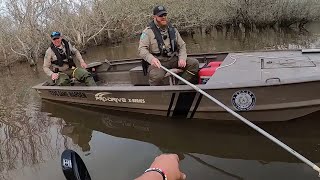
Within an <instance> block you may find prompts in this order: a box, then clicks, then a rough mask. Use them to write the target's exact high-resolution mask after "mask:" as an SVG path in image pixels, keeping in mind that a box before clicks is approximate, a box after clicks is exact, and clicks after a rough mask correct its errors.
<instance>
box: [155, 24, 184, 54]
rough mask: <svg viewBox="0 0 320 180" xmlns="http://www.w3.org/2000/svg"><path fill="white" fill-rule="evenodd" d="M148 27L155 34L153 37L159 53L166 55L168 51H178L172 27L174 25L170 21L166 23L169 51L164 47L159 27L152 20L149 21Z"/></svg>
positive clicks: (174, 31)
mask: <svg viewBox="0 0 320 180" xmlns="http://www.w3.org/2000/svg"><path fill="white" fill-rule="evenodd" d="M149 27H150V28H151V29H152V31H153V33H154V35H155V39H156V40H157V43H158V47H159V50H160V54H159V55H162V56H168V53H174V52H178V48H177V40H176V30H175V29H174V27H173V26H172V25H171V24H170V23H169V24H168V33H169V39H170V45H171V48H170V52H167V50H166V49H165V44H164V42H163V38H162V35H161V32H160V30H159V28H158V27H157V26H156V24H155V23H154V21H151V22H150V24H149Z"/></svg>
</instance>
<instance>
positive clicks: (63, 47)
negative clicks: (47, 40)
mask: <svg viewBox="0 0 320 180" xmlns="http://www.w3.org/2000/svg"><path fill="white" fill-rule="evenodd" d="M50 37H51V42H52V43H51V45H50V47H49V48H48V49H47V51H46V54H45V56H44V62H43V70H44V72H45V73H46V74H47V75H48V76H50V77H51V79H52V81H53V82H54V84H55V85H58V86H68V85H70V84H71V79H72V78H75V79H76V80H78V81H80V82H84V83H85V85H86V86H96V83H95V81H94V79H93V77H92V76H91V74H90V73H89V72H88V71H87V70H86V69H85V68H87V67H88V65H87V64H86V63H85V61H84V60H83V58H82V56H81V54H80V52H79V51H78V50H77V49H76V48H75V47H73V46H72V45H71V44H70V43H69V42H68V41H66V40H65V39H63V38H62V36H61V33H60V32H52V33H51V35H50ZM72 55H75V56H76V58H77V59H78V60H79V61H80V65H81V67H82V68H80V67H76V65H75V63H74V61H73V58H72Z"/></svg>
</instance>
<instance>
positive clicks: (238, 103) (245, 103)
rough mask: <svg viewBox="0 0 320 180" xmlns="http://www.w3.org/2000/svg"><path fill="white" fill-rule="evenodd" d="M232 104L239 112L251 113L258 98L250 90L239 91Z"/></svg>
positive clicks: (233, 96) (232, 99) (233, 97)
mask: <svg viewBox="0 0 320 180" xmlns="http://www.w3.org/2000/svg"><path fill="white" fill-rule="evenodd" d="M231 103H232V105H233V107H234V108H235V109H237V110H238V111H249V110H251V109H252V108H253V107H254V105H255V103H256V96H255V95H254V94H253V92H251V91H249V90H239V91H236V92H235V93H234V94H233V95H232V98H231Z"/></svg>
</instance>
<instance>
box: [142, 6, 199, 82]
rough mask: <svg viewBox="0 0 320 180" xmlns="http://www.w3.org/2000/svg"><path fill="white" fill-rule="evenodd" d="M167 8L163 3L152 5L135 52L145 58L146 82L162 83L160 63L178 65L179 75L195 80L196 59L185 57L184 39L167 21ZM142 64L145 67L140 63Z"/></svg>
mask: <svg viewBox="0 0 320 180" xmlns="http://www.w3.org/2000/svg"><path fill="white" fill-rule="evenodd" d="M167 14H168V13H167V11H166V9H165V8H164V7H163V6H156V7H155V8H154V9H153V21H152V22H150V24H149V26H148V27H147V28H146V29H145V30H144V31H143V32H142V34H141V37H140V42H139V49H138V50H139V55H140V56H141V57H142V58H143V59H144V60H145V61H146V62H148V64H150V66H148V73H149V83H150V85H152V86H156V85H162V84H163V78H164V76H165V74H166V72H165V70H163V69H162V68H160V65H162V66H164V67H166V68H169V69H171V68H180V69H182V70H183V73H182V75H181V77H182V78H184V79H186V80H187V81H189V82H192V83H197V79H198V78H197V73H198V69H199V62H198V60H197V59H194V58H189V57H187V50H186V43H185V42H184V41H183V39H182V38H181V36H180V34H179V32H178V30H177V29H176V28H174V27H172V25H171V24H170V23H169V22H168V18H167ZM144 68H145V67H144Z"/></svg>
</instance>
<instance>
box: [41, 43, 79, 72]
mask: <svg viewBox="0 0 320 180" xmlns="http://www.w3.org/2000/svg"><path fill="white" fill-rule="evenodd" d="M61 46H62V48H61V50H62V51H63V52H66V48H65V46H64V44H63V43H62V45H61ZM69 47H70V51H71V54H73V55H75V56H76V58H77V59H78V60H79V61H80V63H82V62H84V60H83V58H82V56H81V54H80V52H79V51H78V50H77V49H76V48H75V47H74V46H72V45H71V44H70V42H69ZM55 60H57V56H56V55H55V54H54V52H53V51H52V49H51V47H49V48H48V49H47V51H46V54H45V56H44V62H43V71H44V72H45V73H46V74H47V75H48V76H51V75H52V73H53V70H54V69H55V68H58V69H59V71H65V70H67V69H69V65H68V64H63V66H62V67H60V66H58V65H55V64H52V63H51V62H52V61H55Z"/></svg>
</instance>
